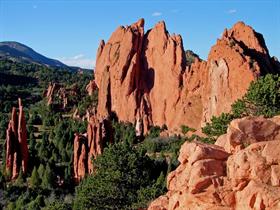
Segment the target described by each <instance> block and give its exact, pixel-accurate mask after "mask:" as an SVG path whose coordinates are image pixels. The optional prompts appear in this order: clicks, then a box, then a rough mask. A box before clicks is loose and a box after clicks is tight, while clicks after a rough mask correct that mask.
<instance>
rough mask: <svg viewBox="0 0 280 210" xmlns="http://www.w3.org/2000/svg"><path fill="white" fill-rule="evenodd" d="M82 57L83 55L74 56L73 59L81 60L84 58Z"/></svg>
mask: <svg viewBox="0 0 280 210" xmlns="http://www.w3.org/2000/svg"><path fill="white" fill-rule="evenodd" d="M84 57H85V55H84V54H79V55H75V56H74V57H73V59H75V60H78V59H81V58H84Z"/></svg>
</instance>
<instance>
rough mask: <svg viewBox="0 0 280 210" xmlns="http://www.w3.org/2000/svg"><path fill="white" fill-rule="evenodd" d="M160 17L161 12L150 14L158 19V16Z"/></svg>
mask: <svg viewBox="0 0 280 210" xmlns="http://www.w3.org/2000/svg"><path fill="white" fill-rule="evenodd" d="M161 15H162V13H161V12H154V13H153V14H152V16H153V17H158V16H161Z"/></svg>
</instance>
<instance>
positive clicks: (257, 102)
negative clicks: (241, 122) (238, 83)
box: [244, 74, 280, 117]
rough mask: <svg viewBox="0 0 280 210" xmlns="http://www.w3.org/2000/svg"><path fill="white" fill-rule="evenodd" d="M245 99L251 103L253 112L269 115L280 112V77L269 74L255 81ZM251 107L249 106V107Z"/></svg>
mask: <svg viewBox="0 0 280 210" xmlns="http://www.w3.org/2000/svg"><path fill="white" fill-rule="evenodd" d="M244 100H245V101H247V102H248V103H251V104H252V105H253V106H254V107H253V109H254V110H253V112H254V113H253V114H255V115H265V116H267V117H271V116H274V115H276V114H279V111H280V103H279V101H280V77H279V75H271V74H268V75H266V76H264V77H261V78H260V79H258V80H257V81H256V82H253V83H252V84H251V85H250V87H249V90H248V92H247V94H246V95H245V97H244ZM248 108H249V107H248Z"/></svg>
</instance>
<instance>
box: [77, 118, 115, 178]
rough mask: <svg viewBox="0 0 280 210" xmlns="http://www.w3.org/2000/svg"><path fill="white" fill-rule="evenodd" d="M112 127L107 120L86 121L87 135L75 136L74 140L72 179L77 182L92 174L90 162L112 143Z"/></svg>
mask: <svg viewBox="0 0 280 210" xmlns="http://www.w3.org/2000/svg"><path fill="white" fill-rule="evenodd" d="M112 140H113V137H112V126H111V122H110V121H109V120H107V119H104V120H102V121H99V120H97V118H96V116H95V115H94V116H91V117H90V118H89V119H88V127H87V133H85V134H83V135H79V134H75V139H74V159H73V167H74V178H75V180H76V181H77V182H79V181H80V180H81V179H82V178H83V177H84V176H85V175H86V174H88V173H90V174H91V173H92V172H93V169H94V168H93V164H92V160H93V159H95V158H96V157H97V155H100V154H101V153H102V152H103V148H104V146H105V145H106V144H108V143H112Z"/></svg>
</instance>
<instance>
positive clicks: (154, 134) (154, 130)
mask: <svg viewBox="0 0 280 210" xmlns="http://www.w3.org/2000/svg"><path fill="white" fill-rule="evenodd" d="M160 132H161V128H160V127H159V126H153V127H151V128H150V130H149V134H148V137H150V138H156V137H159V135H160Z"/></svg>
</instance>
